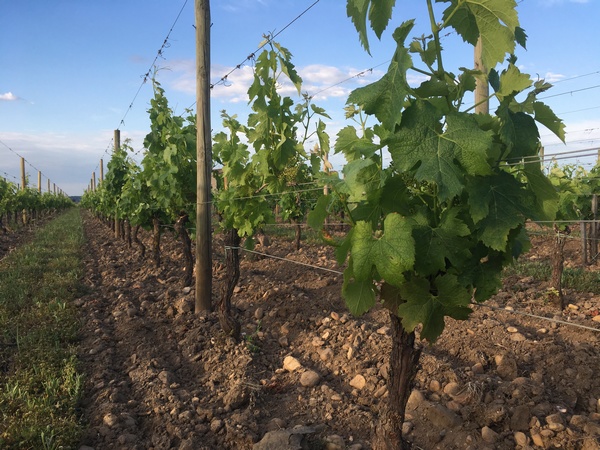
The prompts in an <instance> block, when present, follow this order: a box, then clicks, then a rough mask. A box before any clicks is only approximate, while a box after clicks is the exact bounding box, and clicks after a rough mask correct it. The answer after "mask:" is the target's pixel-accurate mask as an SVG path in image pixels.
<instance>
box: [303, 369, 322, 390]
mask: <svg viewBox="0 0 600 450" xmlns="http://www.w3.org/2000/svg"><path fill="white" fill-rule="evenodd" d="M319 381H321V375H319V374H318V373H317V372H315V371H314V370H307V371H306V372H303V373H302V375H300V384H301V385H302V386H304V387H314V386H316V385H317V384H319Z"/></svg>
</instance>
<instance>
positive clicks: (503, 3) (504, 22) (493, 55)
mask: <svg viewBox="0 0 600 450" xmlns="http://www.w3.org/2000/svg"><path fill="white" fill-rule="evenodd" d="M443 17H444V22H446V23H445V25H449V26H451V27H453V28H454V29H455V30H456V32H457V33H458V34H459V35H460V36H461V37H462V38H463V39H464V40H465V41H466V42H469V43H470V44H471V45H473V46H474V45H475V44H476V43H477V39H478V38H479V36H481V40H482V44H483V45H482V59H483V64H484V66H485V67H487V68H490V69H491V68H493V67H494V66H496V64H497V63H499V62H501V61H503V60H504V56H505V55H506V54H513V53H514V51H515V36H517V37H518V38H519V41H520V43H521V42H523V41H524V39H525V33H524V32H523V30H522V29H521V28H518V27H519V18H518V16H517V10H516V2H515V1H514V0H450V6H449V7H448V8H447V9H446V10H445V11H444V16H443ZM517 28H518V29H517Z"/></svg>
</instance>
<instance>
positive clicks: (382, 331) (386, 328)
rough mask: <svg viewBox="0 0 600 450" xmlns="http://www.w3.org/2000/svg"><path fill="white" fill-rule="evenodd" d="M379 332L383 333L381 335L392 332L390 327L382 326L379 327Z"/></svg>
mask: <svg viewBox="0 0 600 450" xmlns="http://www.w3.org/2000/svg"><path fill="white" fill-rule="evenodd" d="M377 334H381V335H384V336H385V335H389V334H390V327H386V326H384V327H381V328H378V329H377Z"/></svg>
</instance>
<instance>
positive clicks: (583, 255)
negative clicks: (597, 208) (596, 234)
mask: <svg viewBox="0 0 600 450" xmlns="http://www.w3.org/2000/svg"><path fill="white" fill-rule="evenodd" d="M581 259H583V265H584V266H585V265H587V263H588V256H587V225H586V223H585V221H582V222H581Z"/></svg>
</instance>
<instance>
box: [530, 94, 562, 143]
mask: <svg viewBox="0 0 600 450" xmlns="http://www.w3.org/2000/svg"><path fill="white" fill-rule="evenodd" d="M533 109H534V111H535V120H537V121H538V122H539V123H541V124H542V125H544V126H545V127H546V128H548V129H549V130H550V131H552V132H553V133H554V134H555V135H556V136H557V137H558V138H559V139H560V140H561V141H563V142H565V124H564V123H563V121H562V120H561V119H559V118H558V117H557V116H556V114H554V112H553V111H552V110H551V109H550V107H548V106H547V105H545V104H544V103H542V102H534V103H533Z"/></svg>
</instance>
